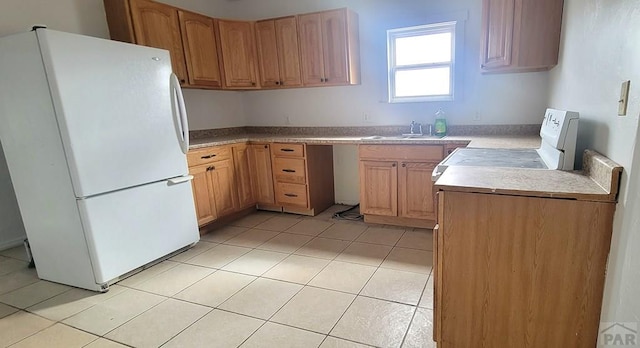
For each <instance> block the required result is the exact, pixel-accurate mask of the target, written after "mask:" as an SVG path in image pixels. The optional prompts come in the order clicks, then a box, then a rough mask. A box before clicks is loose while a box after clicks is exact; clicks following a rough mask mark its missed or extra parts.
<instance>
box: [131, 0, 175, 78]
mask: <svg viewBox="0 0 640 348" xmlns="http://www.w3.org/2000/svg"><path fill="white" fill-rule="evenodd" d="M131 17H132V20H133V27H134V32H135V36H136V43H137V44H139V45H144V46H150V47H156V48H163V49H165V50H169V52H171V65H172V66H173V72H174V73H175V74H176V75H177V76H178V79H179V80H180V83H186V82H187V69H186V66H185V59H184V50H183V47H182V37H181V36H180V24H179V21H178V10H177V9H175V8H173V7H171V6H168V5H164V4H159V3H156V2H151V1H147V0H131Z"/></svg>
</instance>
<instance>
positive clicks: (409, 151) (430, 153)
mask: <svg viewBox="0 0 640 348" xmlns="http://www.w3.org/2000/svg"><path fill="white" fill-rule="evenodd" d="M442 152H443V150H442V145H360V147H359V153H360V158H363V159H395V160H419V161H440V160H442V159H443V156H442Z"/></svg>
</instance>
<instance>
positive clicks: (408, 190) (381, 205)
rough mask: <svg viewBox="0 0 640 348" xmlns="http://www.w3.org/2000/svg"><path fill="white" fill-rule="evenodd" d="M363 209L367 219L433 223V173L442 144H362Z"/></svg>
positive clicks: (426, 224)
mask: <svg viewBox="0 0 640 348" xmlns="http://www.w3.org/2000/svg"><path fill="white" fill-rule="evenodd" d="M359 157H360V212H361V213H362V214H364V216H365V221H366V222H372V223H383V224H396V225H403V226H412V227H433V225H434V221H435V218H436V216H435V203H434V202H435V198H434V191H433V183H432V181H431V173H432V172H433V169H434V168H435V167H436V165H437V164H438V162H440V160H442V158H443V147H442V145H361V146H360V149H359Z"/></svg>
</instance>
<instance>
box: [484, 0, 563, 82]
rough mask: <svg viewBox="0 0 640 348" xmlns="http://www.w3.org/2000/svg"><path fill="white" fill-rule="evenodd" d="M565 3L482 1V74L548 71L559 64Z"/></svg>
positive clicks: (522, 0)
mask: <svg viewBox="0 0 640 348" xmlns="http://www.w3.org/2000/svg"><path fill="white" fill-rule="evenodd" d="M562 10H563V1H562V0H483V11H482V59H481V68H482V71H483V72H527V71H542V70H549V69H551V68H552V67H554V66H555V65H556V64H558V52H559V47H560V31H561V28H562Z"/></svg>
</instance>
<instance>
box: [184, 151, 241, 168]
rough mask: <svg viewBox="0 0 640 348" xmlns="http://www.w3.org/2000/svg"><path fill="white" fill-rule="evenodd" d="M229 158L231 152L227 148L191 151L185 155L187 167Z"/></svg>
mask: <svg viewBox="0 0 640 348" xmlns="http://www.w3.org/2000/svg"><path fill="white" fill-rule="evenodd" d="M229 158H231V151H230V150H229V147H228V146H211V147H205V148H202V149H197V150H191V151H189V153H187V162H188V163H189V166H197V165H200V164H205V163H211V162H215V161H219V160H224V159H229Z"/></svg>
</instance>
